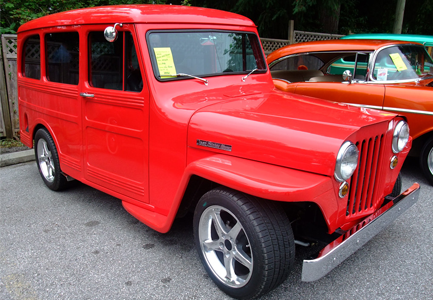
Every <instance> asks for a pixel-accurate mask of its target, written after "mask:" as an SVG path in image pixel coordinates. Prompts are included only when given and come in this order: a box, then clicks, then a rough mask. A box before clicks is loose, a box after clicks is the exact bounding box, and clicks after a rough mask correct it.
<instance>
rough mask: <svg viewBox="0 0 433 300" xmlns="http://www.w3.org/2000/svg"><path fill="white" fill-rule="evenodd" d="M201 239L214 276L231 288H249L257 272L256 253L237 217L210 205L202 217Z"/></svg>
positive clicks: (222, 208) (200, 223)
mask: <svg viewBox="0 0 433 300" xmlns="http://www.w3.org/2000/svg"><path fill="white" fill-rule="evenodd" d="M198 236H199V240H200V246H201V251H202V254H203V256H204V258H205V259H206V262H207V265H208V266H209V268H210V270H211V271H212V273H213V274H214V275H215V276H216V277H217V278H218V279H219V280H220V281H221V282H223V283H224V284H225V285H227V286H230V287H233V288H240V287H243V286H245V285H246V284H247V283H248V281H249V280H250V278H251V275H252V272H253V253H252V251H251V247H250V242H249V240H248V236H247V235H246V233H245V230H244V228H243V227H242V224H241V223H240V222H239V220H238V219H237V218H236V217H235V216H234V214H233V213H231V212H230V211H229V210H228V209H226V208H224V207H221V206H218V205H214V206H209V207H208V208H207V209H206V210H205V211H204V212H203V214H202V215H201V217H200V222H199V230H198Z"/></svg>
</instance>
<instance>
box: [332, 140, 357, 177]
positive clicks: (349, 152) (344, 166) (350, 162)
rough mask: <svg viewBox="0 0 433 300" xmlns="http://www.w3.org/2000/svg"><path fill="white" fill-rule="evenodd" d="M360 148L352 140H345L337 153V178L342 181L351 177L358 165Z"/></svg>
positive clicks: (335, 174) (335, 173)
mask: <svg viewBox="0 0 433 300" xmlns="http://www.w3.org/2000/svg"><path fill="white" fill-rule="evenodd" d="M358 152H359V151H358V148H357V147H356V146H355V144H353V143H352V142H349V141H347V142H344V144H343V145H342V146H341V148H340V151H338V154H337V162H336V164H335V172H334V176H335V179H337V180H338V181H340V182H342V181H345V180H347V179H349V178H350V177H351V176H352V175H353V172H355V169H356V167H357V166H358Z"/></svg>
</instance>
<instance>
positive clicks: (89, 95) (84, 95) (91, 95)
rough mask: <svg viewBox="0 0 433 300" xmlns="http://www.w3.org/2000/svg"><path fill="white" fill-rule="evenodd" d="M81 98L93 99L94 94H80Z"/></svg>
mask: <svg viewBox="0 0 433 300" xmlns="http://www.w3.org/2000/svg"><path fill="white" fill-rule="evenodd" d="M80 96H81V97H85V98H93V97H95V95H94V94H88V93H80Z"/></svg>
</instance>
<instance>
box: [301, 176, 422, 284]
mask: <svg viewBox="0 0 433 300" xmlns="http://www.w3.org/2000/svg"><path fill="white" fill-rule="evenodd" d="M419 191H420V186H419V184H418V183H414V184H413V185H412V186H411V187H410V188H409V189H407V190H406V191H404V192H403V193H402V194H400V195H399V196H397V197H396V198H394V199H393V200H391V201H390V202H389V203H387V204H386V205H385V206H384V207H382V208H381V209H380V210H379V211H378V212H376V213H374V214H373V215H372V216H369V217H368V218H366V219H364V220H363V221H362V222H360V223H358V224H357V225H356V226H354V227H353V228H352V229H350V230H348V231H347V232H346V233H345V234H343V235H342V236H340V237H339V238H337V239H336V240H335V241H334V242H332V243H331V244H329V245H328V246H326V247H325V248H324V249H323V250H322V252H321V253H320V254H319V257H318V258H316V259H311V260H304V264H303V266H302V281H315V280H318V279H320V278H322V277H323V276H325V275H326V274H328V273H329V272H330V271H331V270H332V269H334V268H335V267H336V266H338V265H339V264H340V263H341V262H343V261H344V260H345V259H346V258H348V257H349V256H350V255H352V254H353V253H354V252H355V251H356V250H358V249H359V248H361V247H362V246H363V245H364V244H365V243H367V242H368V241H369V240H370V239H372V238H373V237H374V236H375V235H376V234H378V233H379V232H380V231H382V230H383V229H384V228H385V227H387V226H388V225H389V224H390V223H391V222H392V221H394V220H395V219H396V218H398V217H399V216H400V215H401V214H402V213H403V212H404V211H406V210H407V209H408V208H410V207H411V206H412V205H413V204H414V203H415V202H416V201H418V196H419ZM324 250H325V251H324Z"/></svg>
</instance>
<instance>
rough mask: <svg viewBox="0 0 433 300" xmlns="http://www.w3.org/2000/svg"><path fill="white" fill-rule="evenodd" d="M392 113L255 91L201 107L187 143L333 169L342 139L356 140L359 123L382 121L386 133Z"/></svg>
mask: <svg viewBox="0 0 433 300" xmlns="http://www.w3.org/2000/svg"><path fill="white" fill-rule="evenodd" d="M394 116H395V115H394V114H391V113H387V112H382V111H376V110H370V109H365V108H364V109H362V108H358V107H353V106H347V105H345V104H338V103H330V102H327V101H324V100H320V99H315V98H310V97H305V96H300V95H293V94H289V93H279V92H272V93H268V94H260V95H257V94H255V95H248V96H244V97H237V98H236V99H233V100H232V101H225V102H222V103H217V104H212V105H209V106H207V107H204V108H201V109H199V110H197V111H196V113H195V114H194V115H193V116H192V117H191V120H190V125H189V129H188V145H189V147H195V148H199V149H202V150H209V151H215V152H218V153H224V154H227V155H233V156H236V157H242V158H246V159H251V160H255V161H260V162H265V163H269V164H274V165H280V166H285V167H289V168H293V169H298V170H304V171H308V172H313V173H317V174H323V175H332V174H333V173H334V167H335V159H336V155H337V153H338V150H339V149H340V147H341V145H342V144H343V142H344V141H346V140H351V139H353V140H352V142H356V140H355V139H356V135H357V134H356V133H357V132H358V131H359V130H360V128H362V127H368V126H372V125H374V124H378V123H381V124H382V126H381V127H380V128H381V130H383V131H382V133H384V132H386V130H387V128H388V123H389V120H391V119H392V118H393V117H394ZM375 128H377V127H375Z"/></svg>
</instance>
